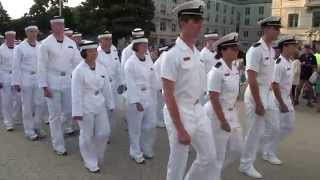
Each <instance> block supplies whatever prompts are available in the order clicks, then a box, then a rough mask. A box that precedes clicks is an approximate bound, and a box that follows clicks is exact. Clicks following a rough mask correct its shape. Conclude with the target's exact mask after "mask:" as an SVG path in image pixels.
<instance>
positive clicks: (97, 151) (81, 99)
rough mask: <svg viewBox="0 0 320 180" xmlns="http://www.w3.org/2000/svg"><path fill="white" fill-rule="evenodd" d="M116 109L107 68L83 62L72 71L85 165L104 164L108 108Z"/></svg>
mask: <svg viewBox="0 0 320 180" xmlns="http://www.w3.org/2000/svg"><path fill="white" fill-rule="evenodd" d="M111 109H114V99H113V95H112V90H111V86H110V82H109V76H108V73H107V70H106V69H105V68H104V66H103V65H102V64H99V63H98V62H97V63H96V67H95V70H91V69H90V67H89V65H88V64H87V63H85V62H81V63H80V64H79V65H78V66H77V67H76V69H75V70H74V71H73V73H72V116H73V117H74V116H81V117H82V118H83V119H82V120H81V121H79V127H80V136H79V146H80V152H81V155H82V158H83V160H84V163H85V166H86V167H87V168H89V169H96V168H97V167H98V163H102V161H103V159H104V152H105V149H106V146H107V141H108V138H109V135H110V124H109V121H108V115H107V110H111Z"/></svg>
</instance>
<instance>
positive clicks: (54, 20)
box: [50, 16, 64, 24]
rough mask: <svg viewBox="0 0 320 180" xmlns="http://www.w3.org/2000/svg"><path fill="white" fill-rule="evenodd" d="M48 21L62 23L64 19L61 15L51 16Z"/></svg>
mask: <svg viewBox="0 0 320 180" xmlns="http://www.w3.org/2000/svg"><path fill="white" fill-rule="evenodd" d="M50 23H51V24H52V23H64V19H63V17H61V16H53V18H52V19H51V20H50Z"/></svg>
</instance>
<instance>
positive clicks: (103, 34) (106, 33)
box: [98, 31, 112, 39]
mask: <svg viewBox="0 0 320 180" xmlns="http://www.w3.org/2000/svg"><path fill="white" fill-rule="evenodd" d="M111 37H112V33H110V32H109V31H105V32H104V33H102V34H99V35H98V39H101V38H111Z"/></svg>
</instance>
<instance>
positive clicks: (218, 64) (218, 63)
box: [214, 62, 222, 68]
mask: <svg viewBox="0 0 320 180" xmlns="http://www.w3.org/2000/svg"><path fill="white" fill-rule="evenodd" d="M221 65H222V63H221V62H217V64H216V65H215V66H214V67H216V68H219V67H221Z"/></svg>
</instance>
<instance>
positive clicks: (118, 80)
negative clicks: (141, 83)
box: [113, 55, 123, 88]
mask: <svg viewBox="0 0 320 180" xmlns="http://www.w3.org/2000/svg"><path fill="white" fill-rule="evenodd" d="M116 56H117V58H118V59H117V60H113V61H117V62H115V63H116V66H115V68H116V69H115V74H116V79H115V80H116V88H118V87H119V86H120V85H121V84H122V83H121V82H123V80H122V76H121V64H120V61H119V56H118V55H116Z"/></svg>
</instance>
